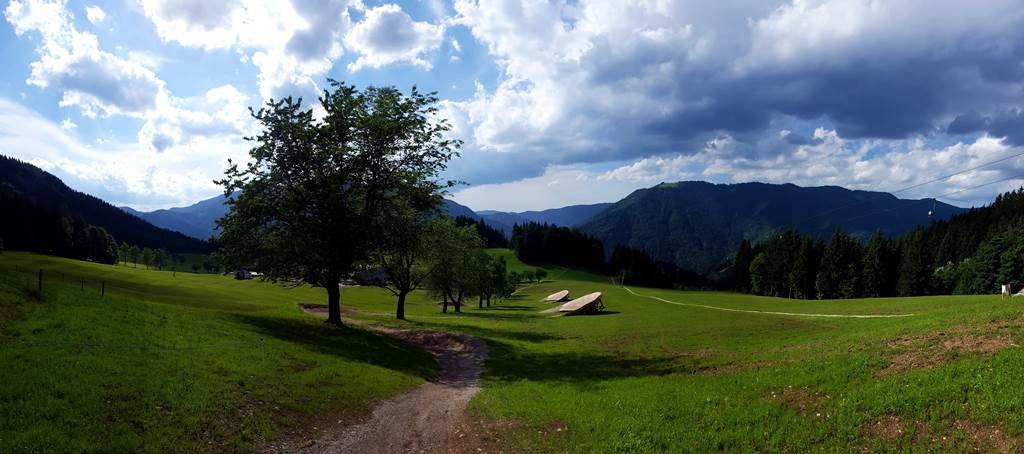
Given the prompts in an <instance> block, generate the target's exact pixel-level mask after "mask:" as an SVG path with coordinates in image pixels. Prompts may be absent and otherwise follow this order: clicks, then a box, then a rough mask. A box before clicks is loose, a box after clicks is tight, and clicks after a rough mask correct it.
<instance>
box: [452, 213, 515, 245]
mask: <svg viewBox="0 0 1024 454" xmlns="http://www.w3.org/2000/svg"><path fill="white" fill-rule="evenodd" d="M455 225H457V226H460V227H461V226H464V225H473V226H475V227H476V232H477V233H478V234H480V237H481V238H483V239H484V244H485V245H486V247H488V248H507V247H508V238H505V234H504V233H502V232H501V230H498V229H496V228H494V227H491V226H490V225H488V224H487V223H486V222H484V221H482V220H478V219H473V218H469V217H466V216H456V217H455Z"/></svg>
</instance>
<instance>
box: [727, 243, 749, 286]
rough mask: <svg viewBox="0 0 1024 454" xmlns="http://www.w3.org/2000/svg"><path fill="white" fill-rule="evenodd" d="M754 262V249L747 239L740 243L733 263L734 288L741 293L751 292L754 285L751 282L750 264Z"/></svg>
mask: <svg viewBox="0 0 1024 454" xmlns="http://www.w3.org/2000/svg"><path fill="white" fill-rule="evenodd" d="M753 260H754V249H753V248H752V247H751V246H750V241H747V240H746V239H744V240H742V241H740V247H739V249H738V250H737V251H736V256H735V257H734V258H733V262H732V269H733V273H732V278H733V288H735V289H736V290H738V291H741V292H749V291H751V286H752V285H753V284H752V283H751V281H750V262H752V261H753Z"/></svg>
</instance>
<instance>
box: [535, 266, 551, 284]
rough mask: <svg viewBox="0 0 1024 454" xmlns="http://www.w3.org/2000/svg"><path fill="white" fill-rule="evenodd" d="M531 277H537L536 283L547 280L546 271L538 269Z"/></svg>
mask: <svg viewBox="0 0 1024 454" xmlns="http://www.w3.org/2000/svg"><path fill="white" fill-rule="evenodd" d="M533 275H534V276H536V277H537V281H538V282H541V281H543V280H544V279H547V277H548V272H547V270H544V269H540V268H538V269H537V271H534V272H533Z"/></svg>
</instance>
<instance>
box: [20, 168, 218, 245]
mask: <svg viewBox="0 0 1024 454" xmlns="http://www.w3.org/2000/svg"><path fill="white" fill-rule="evenodd" d="M0 187H2V192H3V194H4V196H3V198H2V203H3V205H0V210H2V211H3V212H4V213H7V214H5V215H4V216H3V217H2V221H0V226H2V227H0V228H2V229H3V231H4V232H7V233H5V234H4V242H5V244H6V245H7V248H9V249H13V248H15V247H16V246H15V245H18V247H21V246H22V245H25V246H24V247H26V248H28V249H29V250H36V251H40V252H46V251H48V250H52V251H54V252H56V251H61V250H64V248H65V247H66V245H67V244H68V243H69V242H71V243H74V241H73V238H72V237H73V236H74V235H79V236H81V235H83V234H82V233H80V232H86V233H85V235H89V233H88V231H89V229H88V227H76V226H85V225H90V226H96V227H102V228H103V230H104V231H105V233H107V234H109V235H112V236H113V237H114V238H116V240H117V241H118V242H126V243H128V244H131V245H134V246H138V247H143V248H153V249H167V250H169V251H172V252H197V253H206V252H210V250H211V249H212V248H211V246H210V244H209V243H207V242H205V241H201V240H197V239H195V238H190V237H188V236H186V235H183V234H181V233H178V232H172V231H170V230H166V229H162V228H159V227H156V226H154V225H152V224H150V223H148V222H146V221H144V220H142V219H139V218H138V217H135V216H133V215H131V214H128V213H125V212H124V211H122V210H121V209H120V208H117V207H115V206H113V205H111V204H109V203H107V202H104V201H103V200H100V199H98V198H96V197H93V196H91V195H88V194H83V193H81V192H78V191H75V190H73V189H71V188H69V187H67V185H65V184H64V183H63V182H62V181H61V180H60V179H59V178H57V177H55V176H53V175H51V174H49V173H47V172H45V171H43V170H41V169H39V168H38V167H35V166H33V165H31V164H28V163H24V162H21V161H18V160H16V159H13V158H9V157H6V156H0ZM93 235H99V234H98V233H95V234H93ZM62 255H66V254H62Z"/></svg>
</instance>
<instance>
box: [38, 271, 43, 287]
mask: <svg viewBox="0 0 1024 454" xmlns="http://www.w3.org/2000/svg"><path fill="white" fill-rule="evenodd" d="M42 292H43V269H42V268H39V293H42Z"/></svg>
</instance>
